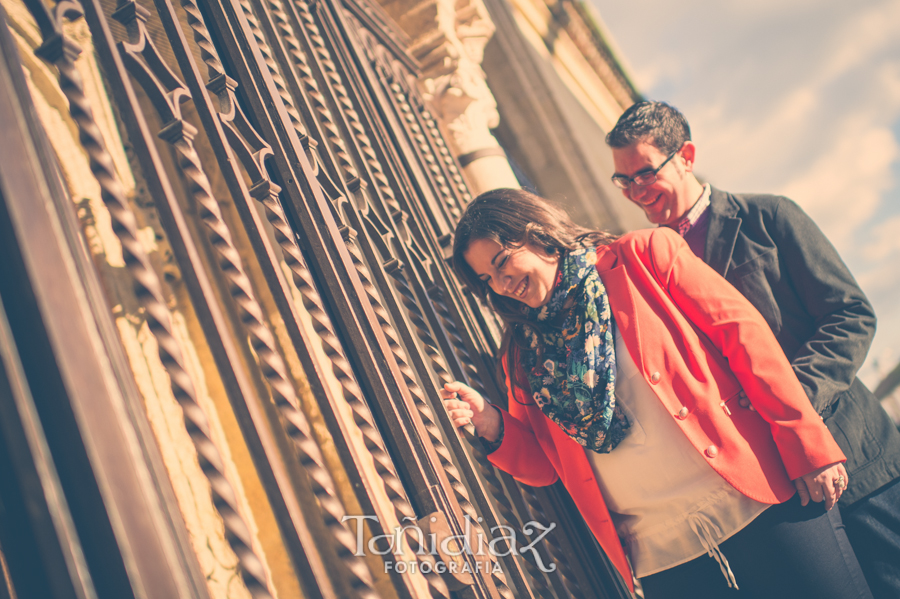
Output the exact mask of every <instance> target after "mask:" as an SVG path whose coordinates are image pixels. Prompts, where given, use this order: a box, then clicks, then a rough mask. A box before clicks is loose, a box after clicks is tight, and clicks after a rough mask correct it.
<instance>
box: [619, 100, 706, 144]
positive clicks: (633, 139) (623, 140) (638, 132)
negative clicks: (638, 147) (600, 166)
mask: <svg viewBox="0 0 900 599" xmlns="http://www.w3.org/2000/svg"><path fill="white" fill-rule="evenodd" d="M690 139H691V127H690V125H688V122H687V119H686V118H684V115H683V114H681V113H680V112H678V110H677V109H676V108H674V107H672V106H670V105H668V104H666V103H665V102H637V103H635V104H632V105H631V106H630V107H629V108H628V110H626V111H625V112H624V113H623V114H622V116H621V117H619V121H618V122H617V123H616V126H615V127H613V128H612V131H610V132H609V134H608V135H607V136H606V143H607V145H608V146H609V147H611V148H627V147H628V146H631V145H632V144H635V143H638V142H641V141H647V142H650V143H652V144H653V145H654V146H656V148H657V149H658V150H659V151H660V152H662V153H663V154H671V153H672V152H675V151H677V150H678V149H679V148H681V146H682V145H684V142H686V141H690Z"/></svg>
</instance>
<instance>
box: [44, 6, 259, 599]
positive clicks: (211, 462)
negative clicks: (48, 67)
mask: <svg viewBox="0 0 900 599" xmlns="http://www.w3.org/2000/svg"><path fill="white" fill-rule="evenodd" d="M29 10H31V11H32V13H34V12H35V10H36V9H35V8H34V6H33V5H31V4H30V5H29ZM37 10H44V7H43V5H41V8H40V9H37ZM68 16H71V13H70V15H68ZM35 17H36V18H41V17H44V18H47V15H46V13H44V14H43V15H39V14H36V15H35ZM51 18H52V17H51ZM53 20H54V21H56V19H53ZM56 22H57V24H59V23H60V22H59V21H56ZM80 53H81V48H80V47H79V46H78V45H77V44H75V42H73V41H72V40H71V39H69V38H67V37H65V36H64V34H62V27H61V24H60V25H59V26H58V28H57V30H56V32H55V35H54V36H52V37H49V38H48V37H47V36H46V35H45V39H44V43H43V44H42V45H41V46H40V47H38V48H37V50H36V51H35V54H36V55H38V56H39V57H41V58H43V59H44V60H46V61H47V62H49V63H50V64H52V65H54V66H55V67H56V68H57V70H58V72H59V86H60V89H61V90H62V92H63V94H64V95H65V96H66V99H67V100H68V102H69V114H70V116H71V117H72V120H73V121H74V122H75V124H76V125H77V127H78V133H79V141H80V143H81V145H82V147H83V148H84V150H85V151H86V152H87V155H88V160H89V164H90V169H91V173H92V174H93V175H94V178H95V179H96V180H97V183H98V184H99V185H100V197H101V199H102V201H103V203H104V205H105V206H106V208H107V210H108V211H109V213H110V216H111V218H112V228H113V231H114V232H115V234H116V237H117V238H118V239H119V242H120V243H121V245H122V255H123V259H124V261H125V266H126V268H127V270H128V272H129V273H130V274H131V277H132V279H133V283H134V292H135V295H136V296H137V299H138V302H139V303H140V305H141V307H142V308H143V309H144V315H145V318H146V322H147V326H148V328H149V329H150V332H151V333H152V334H153V336H154V338H155V339H156V342H157V346H158V351H159V359H160V362H161V363H162V365H163V367H164V368H165V370H166V372H167V373H168V375H169V381H170V384H171V389H172V394H173V396H174V397H175V400H176V401H177V402H178V404H179V405H180V406H181V409H182V413H183V415H184V424H185V428H186V429H187V432H188V435H189V436H190V439H191V442H192V443H193V445H194V448H195V450H196V451H197V457H198V461H199V464H200V468H201V470H202V471H203V474H204V475H205V476H206V479H207V480H208V482H209V486H210V494H211V498H212V502H213V505H214V507H215V509H216V510H217V511H218V513H219V515H220V516H221V517H222V521H223V523H224V527H225V538H226V540H227V542H228V544H229V546H230V547H231V549H232V551H234V553H235V555H236V556H237V558H238V564H239V568H240V572H241V577H242V579H243V580H244V583H245V584H246V586H247V589H248V590H249V591H250V594H251V595H252V596H253V597H254V598H255V599H266V598H271V597H272V593H271V592H270V590H269V587H268V581H267V578H266V572H265V568H264V567H263V564H262V561H261V560H260V558H259V557H258V556H257V555H256V553H255V551H254V550H253V548H252V541H251V535H250V531H249V527H248V526H247V524H246V522H245V521H244V519H243V517H242V516H241V515H240V512H239V510H238V506H237V498H236V496H235V492H234V488H233V487H232V485H231V483H230V482H229V481H228V478H227V477H226V475H225V469H224V465H223V463H222V457H221V454H220V452H219V450H218V448H217V447H216V444H215V443H214V442H213V440H212V437H211V435H210V430H209V421H208V419H207V417H206V414H205V413H204V411H203V408H202V407H201V406H200V404H199V403H198V401H197V394H196V390H195V388H194V384H193V381H192V380H191V377H190V375H189V374H188V371H187V369H186V367H185V360H184V356H183V354H182V352H181V348H180V347H179V345H178V341H177V339H176V338H175V334H174V329H173V326H172V317H171V315H170V313H169V310H168V308H167V307H166V303H165V300H164V299H163V295H162V289H161V285H160V281H159V278H158V276H157V274H156V272H155V271H154V270H153V267H152V266H151V264H150V259H149V257H148V256H147V253H146V252H145V251H144V248H143V246H142V244H141V241H140V240H139V238H138V234H137V222H136V219H135V216H134V214H133V213H132V212H131V209H130V208H129V206H128V202H127V200H126V198H125V192H124V188H123V186H122V183H121V180H120V179H119V176H118V174H117V173H116V170H115V166H114V165H113V161H112V156H111V155H110V153H109V151H108V150H107V146H106V142H105V141H104V139H103V136H102V133H101V132H100V129H99V127H98V126H97V123H96V120H95V119H94V116H93V110H92V108H91V105H90V101H89V100H88V98H87V96H86V95H85V92H84V84H83V81H82V79H81V75H80V73H79V72H78V69H77V67H76V66H75V59H76V58H77V56H78V55H79V54H80Z"/></svg>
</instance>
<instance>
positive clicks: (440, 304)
mask: <svg viewBox="0 0 900 599" xmlns="http://www.w3.org/2000/svg"><path fill="white" fill-rule="evenodd" d="M430 291H431V292H430V293H429V297H430V298H431V300H432V305H433V306H434V307H435V308H436V312H437V314H438V316H439V318H440V319H441V325H442V327H443V329H444V332H445V333H446V335H447V337H448V338H449V339H450V343H451V345H452V347H453V350H454V352H456V355H457V358H458V359H459V361H460V363H461V364H462V365H463V368H464V369H465V371H466V372H467V373H474V374H477V372H478V370H477V368H476V366H475V364H474V362H473V361H472V358H471V357H470V356H469V352H468V350H467V349H466V347H465V344H464V342H463V340H462V337H461V336H460V334H459V331H458V329H457V328H456V324H455V321H454V319H453V317H452V316H451V315H450V310H449V308H448V307H447V305H446V303H445V302H444V299H443V293H442V292H441V290H440V288H438V287H434V288H432V289H431V290H430ZM469 385H470V386H471V387H472V388H473V389H475V390H476V391H478V392H479V393H481V394H482V395H485V394H486V391H485V389H484V386H483V385H482V384H481V377H480V376H474V377H473V376H470V377H469ZM462 430H463V438H465V439H466V441H467V442H468V445H469V451H470V454H471V456H472V458H473V461H474V462H475V463H476V464H478V471H479V473H480V474H481V478H482V480H484V481H485V483H486V486H487V490H488V492H489V493H490V494H491V497H492V498H493V499H494V503H495V505H496V506H497V508H498V511H499V513H500V517H501V518H502V519H503V523H504V524H506V525H507V526H511V527H512V528H513V529H514V530H522V525H521V521H520V520H519V518H518V516H517V515H516V512H515V508H514V506H513V504H512V502H511V501H510V498H509V496H508V495H507V493H506V490H505V489H504V488H503V483H502V482H501V481H500V477H499V476H498V475H497V470H496V468H494V465H493V464H491V463H490V461H489V460H488V457H487V454H485V452H484V449H483V448H482V445H481V443H480V442H479V441H478V439H477V438H475V436H474V435H472V434H471V433H469V432H468V431H465V429H462ZM541 542H542V543H543V542H544V541H543V540H542V541H541ZM520 555H522V557H524V558H525V568H526V570H527V571H528V575H529V577H530V578H531V580H532V582H533V585H534V588H535V590H536V591H537V593H538V594H539V595H541V596H551V595H552V591H551V590H550V588H549V587H548V586H547V580H546V577H545V576H544V572H543V571H542V570H541V569H540V567H539V566H538V564H537V560H536V559H535V557H534V555H533V554H532V553H531V552H527V553H525V554H520Z"/></svg>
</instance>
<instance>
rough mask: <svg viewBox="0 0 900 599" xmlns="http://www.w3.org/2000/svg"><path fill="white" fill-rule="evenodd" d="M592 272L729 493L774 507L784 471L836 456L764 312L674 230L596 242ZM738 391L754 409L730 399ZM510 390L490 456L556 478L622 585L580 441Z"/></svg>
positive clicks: (534, 480) (537, 479) (666, 401)
mask: <svg viewBox="0 0 900 599" xmlns="http://www.w3.org/2000/svg"><path fill="white" fill-rule="evenodd" d="M597 271H598V273H599V274H600V278H601V279H602V280H603V283H604V285H605V286H606V292H607V294H608V296H609V303H610V308H611V310H612V315H613V320H614V321H615V326H616V327H618V328H619V331H620V332H621V333H622V338H623V339H624V341H625V345H626V346H627V348H628V352H629V354H630V355H631V357H632V359H633V360H634V363H635V364H636V365H637V367H638V368H639V369H640V371H641V374H642V375H643V377H644V379H645V380H646V381H647V383H648V384H649V385H650V386H651V388H652V389H653V391H654V392H655V393H656V395H657V397H658V398H659V400H660V401H661V402H662V404H663V405H664V406H665V409H666V410H667V411H668V413H669V414H671V415H672V418H673V420H674V421H675V422H677V423H678V425H679V426H680V427H681V430H682V431H683V432H684V434H685V435H686V436H687V437H688V439H689V440H690V441H691V443H692V444H693V445H694V447H695V448H696V449H697V451H698V452H700V454H701V455H702V456H704V458H705V459H706V460H707V462H708V463H709V464H710V466H712V467H713V469H715V470H716V472H718V473H719V474H720V475H721V476H722V477H723V478H724V479H725V480H727V481H728V482H729V483H730V484H731V485H732V486H733V487H734V488H735V489H737V490H738V491H740V492H742V493H743V494H745V495H747V496H748V497H751V498H753V499H756V500H757V501H761V502H764V503H781V502H784V501H786V500H787V499H788V498H790V497H791V496H792V495H793V493H794V491H795V488H794V485H793V483H792V482H791V481H792V480H793V479H796V478H798V477H800V476H802V475H804V474H807V473H809V472H812V471H813V470H816V469H818V468H820V467H823V466H826V465H829V464H833V463H835V462H842V461H844V460H845V458H844V454H843V453H842V452H841V450H840V449H839V448H838V446H837V444H836V443H835V442H834V439H833V438H832V436H831V434H830V433H829V432H828V429H827V428H826V427H825V425H824V424H823V423H822V419H821V418H820V417H819V416H818V415H817V414H816V412H815V411H814V410H813V408H812V406H811V404H810V402H809V399H807V397H806V394H805V393H804V391H803V389H802V387H801V386H800V383H799V382H798V381H797V377H796V376H794V372H793V370H792V369H791V366H790V364H789V363H788V360H787V358H785V356H784V353H783V352H782V351H781V348H780V346H779V345H778V343H777V341H776V340H775V337H774V336H773V334H772V332H771V330H770V329H769V327H768V325H767V324H766V322H765V320H763V318H762V316H760V315H759V313H758V312H757V311H756V309H755V308H754V307H753V306H752V305H751V304H750V303H749V302H748V301H747V300H746V299H745V298H744V297H743V296H742V295H741V294H740V292H738V291H737V290H736V289H735V288H734V287H732V286H731V285H730V284H729V283H728V282H726V281H725V279H723V278H722V277H720V276H719V275H718V274H717V273H715V272H714V271H713V270H712V269H710V268H709V267H708V266H707V265H706V264H705V263H704V262H703V261H702V260H700V259H699V258H697V257H696V256H695V255H694V254H693V253H692V252H691V250H690V248H689V247H688V246H687V244H686V243H685V242H684V240H683V239H681V237H680V236H679V235H678V234H677V233H675V232H674V231H672V230H671V229H668V228H665V227H661V228H658V229H647V230H641V231H636V232H634V233H629V234H627V235H624V236H622V237H621V238H620V239H618V240H616V241H614V242H613V243H611V244H610V245H607V246H602V247H599V248H597ZM616 349H617V351H622V348H621V347H618V348H616ZM508 382H509V381H508V380H507V383H508ZM741 389H743V390H744V391H745V392H746V394H747V397H748V398H749V399H750V402H751V405H752V406H753V407H754V408H755V410H751V409H749V408H744V407H741V406H740V404H739V402H738V401H737V396H738V394H739V392H740V391H741ZM516 398H517V399H518V401H516V399H515V398H513V397H512V395H510V398H509V411H508V412H507V411H504V410H501V412H502V414H503V423H504V430H505V433H504V437H503V443H502V444H501V446H500V448H499V449H498V450H497V451H495V452H493V453H492V454H490V456H489V458H490V461H491V462H492V463H493V464H494V465H496V466H497V467H498V468H500V469H502V470H504V471H506V472H509V473H510V474H511V475H512V476H513V477H515V478H516V479H517V480H520V481H522V482H523V483H525V484H529V485H533V486H544V485H549V484H552V483H554V482H556V480H557V479H561V480H562V481H563V484H564V485H565V486H566V489H568V491H569V494H570V495H571V496H572V498H573V499H574V501H575V504H576V505H577V506H578V509H579V510H580V511H581V514H582V516H583V517H584V519H585V521H586V522H587V524H588V526H589V527H590V529H591V531H593V533H594V536H596V537H597V540H598V541H599V542H600V545H601V546H602V547H603V549H604V551H606V554H607V555H608V556H609V557H610V559H611V560H612V562H613V564H615V566H616V568H617V569H618V570H619V572H620V573H621V574H622V576H623V578H624V579H625V581H626V582H627V583H628V585H629V587H630V586H631V584H632V580H631V571H630V569H629V567H628V564H627V562H626V560H625V553H624V550H623V548H622V544H621V542H620V541H619V538H618V536H617V534H616V530H615V527H614V525H613V523H612V522H611V520H610V517H609V511H608V510H607V507H606V502H605V501H604V499H603V496H602V495H601V493H600V489H599V487H598V486H597V482H596V480H595V478H594V472H593V470H592V469H591V465H590V463H589V462H588V459H587V456H585V454H584V449H583V448H582V447H581V446H580V445H578V444H577V443H576V442H575V441H573V440H572V439H571V438H570V437H569V436H568V435H566V434H565V433H564V432H563V431H562V429H560V428H559V427H558V426H557V425H556V424H554V423H553V422H552V421H551V420H549V419H548V418H547V417H546V416H544V414H543V413H542V412H541V410H540V409H539V408H537V407H536V406H535V405H534V400H533V399H532V398H531V397H529V394H527V393H525V392H523V391H521V390H517V392H516ZM723 403H724V405H723ZM523 404H526V405H523ZM682 408H687V416H686V417H684V418H681V417H680V416H683V414H684V413H683V412H681V410H682ZM726 408H727V409H726ZM680 412H681V413H680ZM729 412H730V414H729ZM711 448H715V449H711ZM711 456H713V457H711ZM640 475H641V474H640V472H635V476H636V477H639V476H640Z"/></svg>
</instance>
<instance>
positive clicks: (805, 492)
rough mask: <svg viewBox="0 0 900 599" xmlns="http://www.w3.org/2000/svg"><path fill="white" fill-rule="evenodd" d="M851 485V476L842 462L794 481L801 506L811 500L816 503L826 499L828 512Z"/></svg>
mask: <svg viewBox="0 0 900 599" xmlns="http://www.w3.org/2000/svg"><path fill="white" fill-rule="evenodd" d="M849 484H850V476H849V475H848V474H847V470H846V469H845V468H844V465H843V464H841V463H840V462H837V463H834V464H830V465H828V466H824V467H822V468H819V469H818V470H813V471H812V472H810V473H809V474H804V475H803V476H801V477H800V478H798V479H796V480H794V486H795V487H797V493H799V494H800V503H801V505H806V504H808V503H809V500H810V499H812V500H813V501H816V502H819V501H822V500H823V499H824V500H825V509H828V510H830V509H831V508H833V507H834V504H836V503H837V502H838V499H840V498H841V494H842V493H843V492H844V489H846V488H847V485H849Z"/></svg>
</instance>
